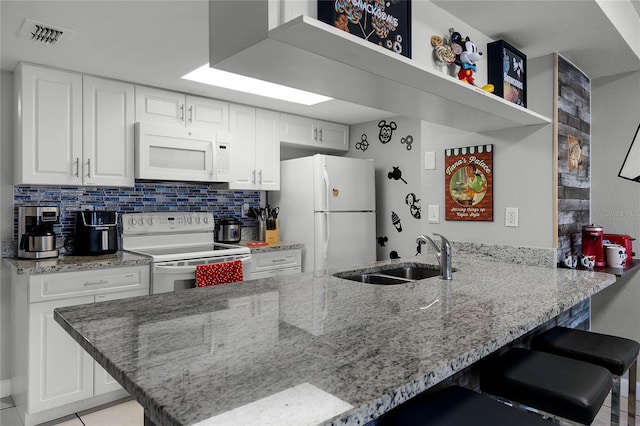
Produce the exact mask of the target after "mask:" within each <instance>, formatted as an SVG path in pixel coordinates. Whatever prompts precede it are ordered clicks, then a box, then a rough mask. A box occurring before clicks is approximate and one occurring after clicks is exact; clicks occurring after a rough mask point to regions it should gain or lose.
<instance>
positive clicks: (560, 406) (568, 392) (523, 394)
mask: <svg viewBox="0 0 640 426" xmlns="http://www.w3.org/2000/svg"><path fill="white" fill-rule="evenodd" d="M612 380H613V376H612V375H611V373H610V372H609V371H608V370H607V369H606V368H603V367H600V366H597V365H594V364H589V363H586V362H583V361H578V360H574V359H570V358H565V357H561V356H558V355H554V354H550V353H546V352H538V351H531V350H528V349H523V348H512V349H509V350H508V351H507V352H506V353H504V354H503V355H501V356H498V357H495V358H493V359H492V360H490V361H488V362H487V364H486V365H485V366H484V367H482V369H481V371H480V388H481V389H482V391H483V392H488V393H491V394H494V395H497V396H500V397H503V398H505V399H508V400H511V401H515V402H519V403H521V404H523V405H527V406H529V407H533V408H537V409H539V410H542V411H546V412H548V413H551V414H555V415H557V416H560V417H564V418H566V419H569V420H573V421H575V422H579V423H583V424H591V422H592V421H593V419H594V418H595V416H596V415H597V414H598V411H599V410H600V407H601V406H602V403H603V402H604V400H605V398H606V397H607V394H608V393H609V390H610V389H611V381H612Z"/></svg>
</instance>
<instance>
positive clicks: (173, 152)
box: [135, 122, 231, 182]
mask: <svg viewBox="0 0 640 426" xmlns="http://www.w3.org/2000/svg"><path fill="white" fill-rule="evenodd" d="M230 140H231V137H230V135H229V134H228V133H221V132H216V131H211V130H207V129H198V128H187V127H181V126H169V125H162V124H155V123H143V122H137V123H136V124H135V170H136V172H135V173H136V174H135V177H136V179H150V180H176V181H192V182H230V181H231V168H230V167H231V142H230Z"/></svg>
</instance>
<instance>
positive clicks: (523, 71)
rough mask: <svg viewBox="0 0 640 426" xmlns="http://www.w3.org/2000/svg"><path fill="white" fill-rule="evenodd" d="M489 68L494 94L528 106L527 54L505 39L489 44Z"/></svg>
mask: <svg viewBox="0 0 640 426" xmlns="http://www.w3.org/2000/svg"><path fill="white" fill-rule="evenodd" d="M487 68H488V76H487V77H488V78H487V81H488V83H489V84H493V86H494V91H493V94H494V95H497V96H500V97H501V98H503V99H506V100H508V101H510V102H513V103H514V104H516V105H520V106H523V107H525V108H526V107H527V56H526V55H525V54H524V53H522V52H520V51H519V50H518V49H516V48H515V47H513V46H511V45H510V44H509V43H507V42H506V41H504V40H498V41H494V42H493V43H489V44H487Z"/></svg>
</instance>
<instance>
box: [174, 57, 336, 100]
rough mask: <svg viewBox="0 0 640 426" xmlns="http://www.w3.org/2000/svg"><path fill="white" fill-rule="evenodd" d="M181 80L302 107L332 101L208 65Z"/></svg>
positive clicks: (314, 94) (328, 98) (325, 97)
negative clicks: (293, 103)
mask: <svg viewBox="0 0 640 426" xmlns="http://www.w3.org/2000/svg"><path fill="white" fill-rule="evenodd" d="M182 78H184V79H186V80H192V81H197V82H199V83H204V84H209V85H211V86H218V87H224V88H226V89H231V90H238V91H240V92H245V93H251V94H254V95H260V96H266V97H269V98H274V99H280V100H283V101H287V102H295V103H298V104H303V105H315V104H319V103H320V102H325V101H329V100H331V99H333V98H330V97H328V96H322V95H318V94H317V93H311V92H307V91H304V90H299V89H294V88H293V87H287V86H283V85H281V84H275V83H270V82H268V81H264V80H258V79H257V78H251V77H246V76H243V75H240V74H234V73H231V72H227V71H222V70H218V69H215V68H211V67H209V64H205V65H203V66H201V67H200V68H198V69H195V70H193V71H191V72H190V73H188V74H186V75H183V76H182Z"/></svg>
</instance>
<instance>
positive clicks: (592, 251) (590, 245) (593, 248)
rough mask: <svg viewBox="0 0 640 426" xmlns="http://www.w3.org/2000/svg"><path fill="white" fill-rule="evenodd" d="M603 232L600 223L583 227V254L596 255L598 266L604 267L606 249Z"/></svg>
mask: <svg viewBox="0 0 640 426" xmlns="http://www.w3.org/2000/svg"><path fill="white" fill-rule="evenodd" d="M602 240H603V232H602V227H601V226H598V225H593V224H591V225H584V226H583V227H582V254H583V255H585V256H595V257H596V263H595V267H596V268H604V267H605V266H606V262H605V260H604V249H603V246H602Z"/></svg>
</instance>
